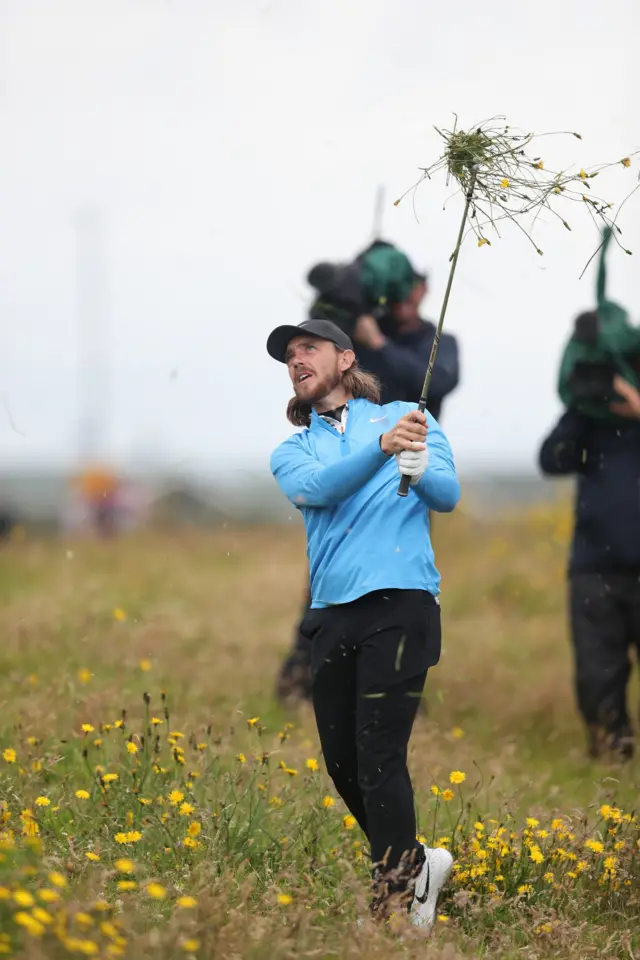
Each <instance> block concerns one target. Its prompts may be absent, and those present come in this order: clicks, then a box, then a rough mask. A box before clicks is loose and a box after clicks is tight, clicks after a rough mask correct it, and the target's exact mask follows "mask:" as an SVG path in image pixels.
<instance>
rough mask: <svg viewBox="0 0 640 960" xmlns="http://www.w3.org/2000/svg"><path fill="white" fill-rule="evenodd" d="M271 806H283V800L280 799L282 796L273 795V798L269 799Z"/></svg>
mask: <svg viewBox="0 0 640 960" xmlns="http://www.w3.org/2000/svg"><path fill="white" fill-rule="evenodd" d="M269 806H271V807H281V806H282V800H281V799H280V797H271V799H270V800H269Z"/></svg>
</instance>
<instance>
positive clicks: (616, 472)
mask: <svg viewBox="0 0 640 960" xmlns="http://www.w3.org/2000/svg"><path fill="white" fill-rule="evenodd" d="M580 325H582V326H583V327H589V326H591V327H596V326H597V325H598V316H597V314H595V313H592V314H582V315H581V316H580V317H579V318H578V321H577V326H580ZM629 365H630V366H631V367H634V366H635V368H636V371H637V375H636V379H637V382H638V383H640V358H638V359H636V360H630V361H629ZM579 366H581V370H580V375H579V376H575V378H574V380H573V384H572V389H573V391H574V402H573V403H571V404H570V405H569V406H568V408H567V410H566V412H565V413H564V414H563V415H562V417H561V418H560V420H559V422H558V423H557V425H556V426H555V427H554V429H553V430H552V431H551V433H550V434H549V436H548V437H547V438H546V439H545V440H544V442H543V444H542V447H541V449H540V452H539V465H540V468H541V470H542V472H543V473H544V474H546V475H548V476H568V475H572V474H573V475H576V476H577V490H576V496H575V507H574V534H573V543H572V546H571V552H570V559H569V571H568V575H569V609H570V627H571V638H572V646H573V656H574V676H575V687H576V695H577V702H578V708H579V710H580V713H581V715H582V718H583V720H584V723H585V726H586V730H587V737H588V746H589V755H590V756H591V757H592V758H597V757H599V756H602V755H604V753H605V751H612V752H613V753H614V754H615V755H617V756H618V757H619V758H622V759H628V758H629V757H631V756H632V755H633V752H634V744H633V730H632V725H631V721H630V718H629V713H628V709H627V688H628V684H629V677H630V674H631V661H630V656H629V653H630V649H631V648H632V647H635V650H636V654H637V655H638V657H640V392H639V391H638V389H637V388H636V387H635V386H634V385H633V384H632V383H630V382H629V381H628V380H627V379H625V378H624V377H623V376H621V375H620V374H619V373H616V372H615V370H614V368H613V367H610V368H609V373H608V374H607V367H606V365H605V364H593V365H591V367H589V366H588V365H579ZM590 370H591V372H590ZM581 398H582V400H583V401H584V400H585V399H586V400H587V402H580V401H581ZM598 404H600V405H601V406H602V407H603V413H601V414H600V415H594V414H597V413H598V408H597V405H598ZM585 408H586V409H587V410H589V413H585Z"/></svg>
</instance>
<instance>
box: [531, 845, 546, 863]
mask: <svg viewBox="0 0 640 960" xmlns="http://www.w3.org/2000/svg"><path fill="white" fill-rule="evenodd" d="M529 859H530V860H533V862H534V863H543V862H544V854H543V852H542V850H541V849H540V847H539V846H538V845H537V844H535V843H534V844H532V845H531V848H530V850H529Z"/></svg>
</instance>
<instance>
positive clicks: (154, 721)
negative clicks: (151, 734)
mask: <svg viewBox="0 0 640 960" xmlns="http://www.w3.org/2000/svg"><path fill="white" fill-rule="evenodd" d="M151 723H152V724H153V726H154V727H159V726H160V725H161V724H162V723H164V720H161V719H160V718H159V717H151Z"/></svg>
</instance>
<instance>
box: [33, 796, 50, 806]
mask: <svg viewBox="0 0 640 960" xmlns="http://www.w3.org/2000/svg"><path fill="white" fill-rule="evenodd" d="M50 806H51V800H49V797H36V807H50Z"/></svg>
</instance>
